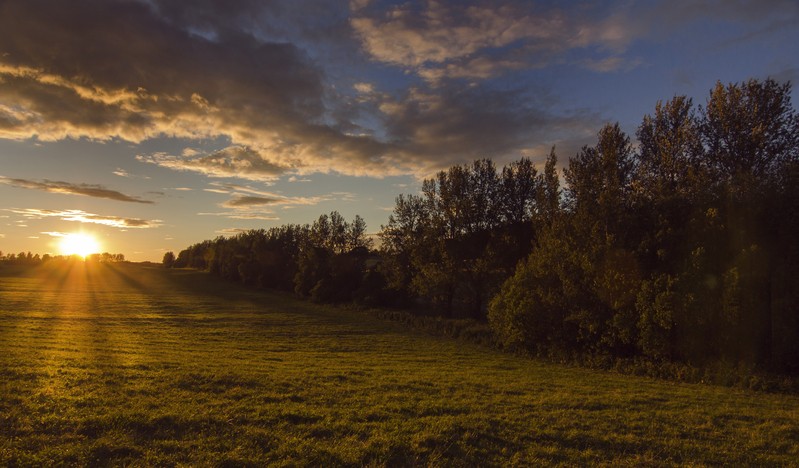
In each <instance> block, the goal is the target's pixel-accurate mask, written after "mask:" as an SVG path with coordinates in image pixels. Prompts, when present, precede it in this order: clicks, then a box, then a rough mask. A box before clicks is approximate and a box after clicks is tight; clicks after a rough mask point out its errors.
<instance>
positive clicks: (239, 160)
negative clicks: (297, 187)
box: [136, 146, 288, 180]
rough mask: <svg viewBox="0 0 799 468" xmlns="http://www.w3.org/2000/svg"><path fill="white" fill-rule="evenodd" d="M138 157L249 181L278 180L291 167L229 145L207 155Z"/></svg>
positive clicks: (163, 165) (208, 173)
mask: <svg viewBox="0 0 799 468" xmlns="http://www.w3.org/2000/svg"><path fill="white" fill-rule="evenodd" d="M136 159H138V160H139V161H142V162H146V163H150V164H156V165H158V166H162V167H168V168H170V169H175V170H178V171H192V172H199V173H201V174H205V175H207V176H209V177H237V178H240V179H249V180H272V179H276V178H277V177H278V176H279V175H280V174H282V173H283V172H284V171H286V170H287V169H288V168H287V167H281V166H278V165H276V164H275V163H273V162H270V161H268V160H267V159H266V158H265V157H264V156H262V155H261V153H260V152H258V151H257V150H254V149H253V148H247V147H241V146H230V147H227V148H224V149H222V150H219V151H215V152H213V153H211V154H206V155H203V154H197V153H196V152H194V151H191V152H188V154H187V152H186V151H184V154H181V155H179V156H178V155H169V154H166V153H153V154H149V155H138V156H136Z"/></svg>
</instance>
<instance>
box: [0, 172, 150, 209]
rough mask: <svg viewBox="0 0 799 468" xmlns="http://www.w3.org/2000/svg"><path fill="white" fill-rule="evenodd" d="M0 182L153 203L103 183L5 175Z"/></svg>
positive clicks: (88, 195) (21, 186)
mask: <svg viewBox="0 0 799 468" xmlns="http://www.w3.org/2000/svg"><path fill="white" fill-rule="evenodd" d="M0 184H6V185H11V186H13V187H20V188H26V189H34V190H43V191H45V192H50V193H64V194H70V195H85V196H87V197H95V198H107V199H109V200H116V201H122V202H132V203H153V202H152V201H150V200H143V199H141V198H137V197H132V196H129V195H125V194H124V193H121V192H117V191H116V190H110V189H107V188H105V187H104V186H102V185H93V184H73V183H70V182H61V181H54V180H42V181H36V180H27V179H12V178H10V177H3V176H0Z"/></svg>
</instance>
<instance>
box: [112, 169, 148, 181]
mask: <svg viewBox="0 0 799 468" xmlns="http://www.w3.org/2000/svg"><path fill="white" fill-rule="evenodd" d="M111 173H112V174H114V175H115V176H119V177H126V178H129V179H149V178H150V177H149V176H142V175H135V174H131V173H130V172H128V171H126V170H125V169H122V168H117V169H116V170H115V171H112V172H111Z"/></svg>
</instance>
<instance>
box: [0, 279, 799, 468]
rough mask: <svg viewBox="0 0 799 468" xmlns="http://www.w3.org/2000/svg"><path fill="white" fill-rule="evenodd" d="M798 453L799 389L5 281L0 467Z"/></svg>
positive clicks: (531, 461)
mask: <svg viewBox="0 0 799 468" xmlns="http://www.w3.org/2000/svg"><path fill="white" fill-rule="evenodd" d="M1 268H2V267H0V269H1ZM798 461H799V397H797V396H790V395H773V394H764V393H755V392H747V391H743V390H738V389H730V388H722V387H712V386H704V385H690V384H677V383H669V382H664V381H657V380H652V379H646V378H639V377H633V376H622V375H618V374H613V373H604V372H599V371H592V370H588V369H581V368H571V367H561V366H557V365H553V364H548V363H542V362H538V361H533V360H529V359H523V358H518V357H515V356H511V355H506V354H502V353H499V352H496V351H492V350H489V349H485V348H479V347H476V346H473V345H470V344H466V343H463V342H458V341H453V340H449V339H445V338H435V337H431V336H428V335H425V334H422V333H419V332H414V331H411V330H408V329H407V328H404V327H403V326H402V325H400V324H396V323H392V322H385V321H381V320H379V319H376V318H374V317H372V316H370V315H368V314H365V313H360V312H357V311H351V310H341V309H336V308H332V307H322V306H315V305H312V304H309V303H305V302H299V301H296V300H294V299H293V298H291V297H288V296H285V295H279V294H273V293H264V292H258V291H253V290H248V289H244V288H241V287H239V286H237V285H233V284H228V283H217V282H215V281H214V280H213V279H212V278H209V277H208V276H207V275H204V274H202V273H198V272H193V271H182V270H174V271H169V270H163V269H161V268H157V267H145V266H141V265H135V264H119V265H91V266H84V265H83V264H80V263H78V264H75V265H74V266H73V267H72V268H71V269H69V270H67V269H65V268H57V267H55V266H44V267H41V268H39V269H36V270H30V271H28V272H24V271H16V272H9V271H6V272H5V274H3V272H2V271H0V464H2V465H10V466H16V465H23V466H24V465H27V466H43V465H86V464H91V465H104V464H108V465H164V466H170V465H192V466H196V465H202V466H205V465H216V466H230V465H232V466H241V465H258V466H261V465H264V464H275V465H319V466H335V465H446V466H451V465H463V466H473V465H487V464H489V465H539V464H563V465H574V464H608V465H677V464H679V465H683V464H689V465H721V464H724V465H738V466H740V465H792V464H797V463H799V462H798Z"/></svg>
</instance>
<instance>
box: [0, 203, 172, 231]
mask: <svg viewBox="0 0 799 468" xmlns="http://www.w3.org/2000/svg"><path fill="white" fill-rule="evenodd" d="M6 211H9V212H12V213H15V214H18V215H21V216H23V217H25V218H26V219H42V218H59V219H61V220H62V221H73V222H79V223H90V224H102V225H104V226H111V227H115V228H120V229H127V228H134V229H147V228H155V227H159V226H161V221H160V220H157V219H155V220H147V219H140V218H125V217H120V216H104V215H97V214H93V213H87V212H85V211H83V210H41V209H35V208H28V209H14V208H11V209H7V210H6Z"/></svg>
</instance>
